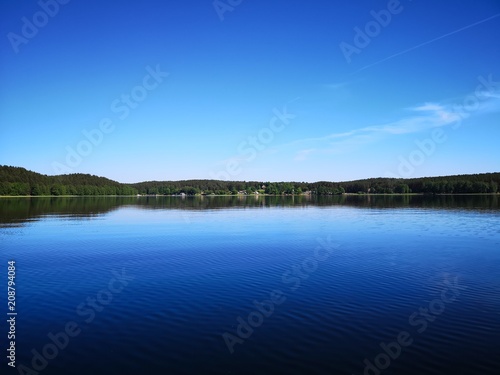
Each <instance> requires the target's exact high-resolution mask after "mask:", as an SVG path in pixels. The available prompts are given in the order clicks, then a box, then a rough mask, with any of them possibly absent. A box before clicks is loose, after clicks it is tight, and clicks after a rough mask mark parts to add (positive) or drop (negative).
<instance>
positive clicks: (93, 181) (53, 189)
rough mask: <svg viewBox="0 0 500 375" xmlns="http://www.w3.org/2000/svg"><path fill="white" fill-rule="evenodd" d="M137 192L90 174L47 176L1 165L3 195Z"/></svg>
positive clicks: (0, 189)
mask: <svg viewBox="0 0 500 375" xmlns="http://www.w3.org/2000/svg"><path fill="white" fill-rule="evenodd" d="M135 194H137V189H135V188H133V187H131V186H128V185H125V184H120V183H119V182H116V181H112V180H109V179H107V178H104V177H97V176H93V175H89V174H82V173H75V174H68V175H60V176H46V175H43V174H40V173H36V172H32V171H28V170H27V169H24V168H19V167H8V166H0V195H33V196H37V195H55V196H57V195H135Z"/></svg>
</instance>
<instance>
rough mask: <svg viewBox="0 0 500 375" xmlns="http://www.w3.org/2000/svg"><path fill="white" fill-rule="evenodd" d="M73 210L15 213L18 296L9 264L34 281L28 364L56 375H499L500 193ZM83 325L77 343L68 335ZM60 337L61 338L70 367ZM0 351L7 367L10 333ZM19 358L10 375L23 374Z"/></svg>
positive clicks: (23, 314) (19, 349) (11, 249)
mask: <svg viewBox="0 0 500 375" xmlns="http://www.w3.org/2000/svg"><path fill="white" fill-rule="evenodd" d="M73 199H74V200H79V201H73V200H65V201H64V202H63V203H61V201H57V200H51V201H47V202H44V203H43V204H42V203H40V201H36V202H33V201H31V203H26V202H25V201H19V200H18V201H16V202H15V203H13V202H12V201H11V202H9V203H6V202H5V200H3V201H0V206H2V208H1V212H2V217H3V219H2V220H3V221H2V222H3V224H1V226H0V246H1V247H0V251H1V256H0V260H1V266H0V270H1V273H2V274H1V275H0V280H1V283H2V287H1V289H2V290H3V291H4V292H5V290H6V287H5V286H6V284H7V270H6V266H7V261H8V260H10V259H13V260H15V261H16V267H17V278H16V288H17V290H16V293H17V294H16V296H17V301H16V302H17V305H16V307H17V313H18V315H17V317H16V320H17V324H16V330H17V331H16V333H17V335H16V364H17V365H18V366H20V365H21V364H22V365H24V366H26V368H30V369H33V368H34V367H33V366H35V367H36V366H38V370H40V371H38V372H39V373H40V374H55V375H59V374H77V375H79V374H356V375H358V374H363V373H365V374H378V373H380V374H410V375H411V374H471V375H472V374H498V373H499V369H500V352H499V350H498V348H500V272H499V271H500V209H499V207H498V202H497V200H496V197H495V198H482V200H481V201H480V202H477V201H474V202H472V203H471V201H470V199H472V198H470V199H469V198H463V199H462V200H460V201H458V202H453V203H452V204H450V203H449V202H444V201H442V200H441V201H440V200H439V199H438V198H435V199H434V200H432V198H428V199H429V201H425V200H422V199H423V198H414V200H413V201H412V200H411V199H410V200H405V201H401V200H398V199H397V198H395V199H394V200H387V198H383V200H379V202H378V203H377V202H374V201H373V200H376V199H377V198H374V197H371V198H357V199H358V200H357V201H356V202H354V203H353V202H350V201H340V202H338V201H331V202H329V201H325V202H322V203H321V204H319V203H317V202H316V203H315V202H308V201H303V202H298V203H297V202H290V201H286V200H278V201H273V200H269V201H267V200H266V201H262V202H257V203H255V202H254V201H252V202H242V201H241V200H240V201H234V200H231V201H227V202H223V203H222V204H221V203H220V202H219V203H218V204H213V203H207V201H206V199H205V203H200V202H196V201H190V202H188V203H179V202H181V201H180V198H168V199H167V198H157V199H156V200H155V201H151V202H149V203H148V202H146V201H136V200H134V199H135V198H134V199H131V200H128V201H127V200H124V201H118V200H114V199H115V198H109V200H113V201H105V200H102V201H97V202H96V201H95V200H94V201H92V200H88V201H85V199H86V198H73ZM247 199H250V198H247ZM251 199H253V198H251ZM366 199H371V201H369V202H367V201H366ZM380 199H382V198H380ZM412 199H413V198H412ZM436 199H437V200H436ZM493 199H494V200H493ZM41 206H43V207H42V208H40V207H41ZM211 206H213V207H211ZM99 207H102V209H100V208H99ZM273 291H274V292H273ZM4 292H2V295H3V296H2V297H1V299H2V301H5V302H1V304H0V306H2V308H1V311H0V313H1V314H2V315H4V317H3V318H2V321H3V323H2V325H1V327H2V332H7V330H8V326H7V323H6V322H5V320H6V315H5V314H6V313H7V307H6V301H7V298H6V296H5V293H4ZM266 300H267V302H265V303H264V304H260V303H261V302H263V301H266ZM254 301H257V304H255V303H254ZM259 309H260V310H261V311H260V312H259ZM68 322H74V323H70V325H71V324H74V325H75V326H74V327H73V330H70V332H72V333H73V335H74V337H70V336H68V335H67V334H66V333H63V334H60V332H61V331H63V332H64V330H65V327H66V326H67V324H68ZM242 322H243V323H242ZM76 326H77V327H76ZM75 327H76V328H75ZM238 331H239V332H238ZM76 332H78V333H76ZM50 333H52V334H54V335H56V334H59V336H58V337H59V338H60V340H62V341H60V342H59V344H60V346H61V348H58V349H57V353H55V352H54V350H53V349H54V348H56V347H55V346H52V345H48V344H51V343H52V342H53V341H52V340H51V339H50V338H49V336H48V335H49V334H50ZM398 337H399V339H400V342H399V343H398ZM0 340H1V341H0V342H1V343H2V351H3V352H4V353H5V352H6V350H5V349H7V348H8V345H7V338H6V334H2V335H1V339H0ZM381 343H382V346H381ZM383 344H385V345H388V347H387V346H386V349H387V350H386V351H384V349H383V346H384V345H383ZM403 344H404V345H403ZM398 348H399V349H398ZM37 353H39V354H37ZM44 353H45V354H44ZM34 357H35V359H33V358H34ZM52 357H53V358H52ZM2 358H3V359H2V361H1V362H2V363H1V364H0V366H1V367H2V371H1V373H2V374H3V373H18V371H16V370H13V369H11V368H10V367H9V366H7V359H6V358H5V356H2ZM18 369H19V367H18ZM35 370H36V369H35Z"/></svg>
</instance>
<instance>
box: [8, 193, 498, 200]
mask: <svg viewBox="0 0 500 375" xmlns="http://www.w3.org/2000/svg"><path fill="white" fill-rule="evenodd" d="M464 195H465V196H477V195H485V196H490V195H493V196H494V195H500V192H498V193H456V194H454V193H443V194H426V193H388V194H386V193H362V194H359V193H343V194H330V195H317V194H210V195H204V194H196V195H184V196H182V195H161V194H156V195H155V194H141V195H0V199H1V198H90V197H100V198H102V197H108V198H118V197H135V198H142V197H173V198H196V197H203V198H204V197H312V196H315V197H342V196H351V197H352V196H355V197H361V196H386V197H392V196H397V197H398V196H429V197H431V196H432V197H435V196H464Z"/></svg>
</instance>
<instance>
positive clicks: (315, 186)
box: [0, 166, 500, 196]
mask: <svg viewBox="0 0 500 375" xmlns="http://www.w3.org/2000/svg"><path fill="white" fill-rule="evenodd" d="M499 183H500V173H482V174H470V175H456V176H443V177H421V178H411V179H395V178H371V179H364V180H356V181H347V182H329V181H319V182H313V183H308V182H269V181H267V182H266V181H220V180H184V181H148V182H139V183H135V184H123V183H119V182H116V181H113V180H110V179H107V178H105V177H98V176H94V175H90V174H81V173H75V174H67V175H58V176H47V175H43V174H40V173H36V172H32V171H29V170H27V169H25V168H21V167H11V166H0V195H4V196H42V195H53V196H61V195H136V194H147V195H180V194H185V195H238V194H257V193H258V194H268V195H300V194H311V195H340V194H345V193H349V194H410V193H413V194H494V193H498V185H499Z"/></svg>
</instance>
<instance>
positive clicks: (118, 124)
mask: <svg viewBox="0 0 500 375" xmlns="http://www.w3.org/2000/svg"><path fill="white" fill-rule="evenodd" d="M60 1H61V2H66V3H65V4H60V3H57V4H58V8H59V9H56V7H55V5H54V4H55V3H54V1H52V0H48V1H45V2H44V1H43V0H42V2H41V3H40V2H37V1H28V0H24V1H17V0H5V1H2V2H1V4H0V27H1V33H0V34H1V42H0V53H1V54H0V59H1V60H0V164H7V165H14V166H22V167H25V168H28V169H30V170H34V171H37V172H40V173H44V174H56V173H57V172H61V173H91V174H95V175H101V176H106V177H109V178H111V179H114V180H118V181H121V182H138V181H144V180H179V179H190V178H200V179H205V178H208V179H209V178H214V177H216V178H221V179H222V178H227V177H229V178H230V179H232V180H264V181H266V180H271V181H282V180H293V181H318V180H332V181H340V180H351V179H357V178H365V177H377V176H389V175H395V176H398V175H399V176H402V177H418V176H435V175H448V174H461V173H481V172H493V171H500V148H499V144H500V141H499V140H500V126H499V125H500V122H499V120H500V43H499V38H500V2H499V1H498V0H480V1H478V0H474V1H473V0H462V1H451V0H450V1H437V2H436V1H430V0H418V1H417V0H413V1H410V0H402V1H400V2H399V3H398V2H397V1H393V0H391V1H389V2H388V1H352V0H339V1H331V0H308V1H306V0H301V1H299V0H252V1H250V0H243V1H241V2H240V3H239V4H237V3H238V1H236V0H233V1H232V3H233V4H236V5H234V6H232V5H228V4H229V1H228V0H221V1H220V2H218V3H216V4H215V5H216V6H217V9H216V7H215V6H214V2H213V0H194V1H170V0H168V1H160V0H146V1H141V2H139V1H127V0H124V1H120V2H112V1H104V2H103V1H97V0H86V1H82V0H71V1H67V0H64V1H63V0H60ZM45 3H46V4H47V5H46V6H42V5H41V4H45ZM44 7H45V8H46V10H43V8H44ZM47 12H48V13H51V15H47ZM376 14H379V15H378V16H377V15H376ZM24 17H25V18H24ZM222 18H223V19H222ZM377 18H378V20H377ZM37 25H38V26H37ZM355 28H357V29H355ZM359 30H361V32H362V33H364V34H365V33H368V35H364V36H363V35H360V34H359V32H358V31H359ZM356 35H357V37H356ZM155 70H157V71H158V72H157V73H155V74H153V75H151V72H152V71H155ZM167 72H168V76H167V74H166V73H167ZM148 75H149V76H148ZM479 77H483V78H482V79H481V78H479ZM481 80H483V82H486V84H484V83H481ZM488 81H489V82H490V83H489V84H488V83H487V82H488ZM478 86H481V87H480V88H479V90H477V88H478ZM127 96H129V98H128V99H127ZM134 98H135V99H134ZM464 105H465V108H464ZM276 114H279V115H280V116H277V115H276ZM279 117H281V119H280V118H279ZM460 119H462V120H461V122H460V121H459V120H460ZM101 123H103V124H102V129H104V130H106V131H107V132H106V133H104V132H102V129H99V127H100V125H101ZM84 131H86V132H89V133H90V134H92V135H93V136H94V139H93V142H94V144H92V143H90V141H89V140H87V138H86V137H85V135H84V134H83V132H84ZM433 136H434V140H430V141H427V142H424V143H422V144H421V146H420V147H421V148H419V147H418V145H417V143H416V142H418V141H420V142H423V140H425V139H432V137H433ZM249 137H250V138H249ZM252 137H254V138H253V140H252ZM89 146H90V147H89ZM421 149H423V151H422V150H421ZM402 160H404V161H402Z"/></svg>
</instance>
